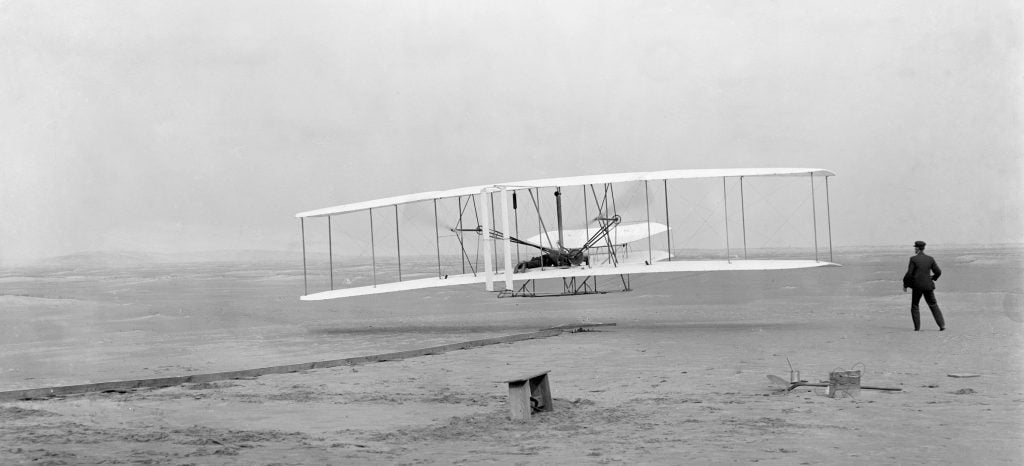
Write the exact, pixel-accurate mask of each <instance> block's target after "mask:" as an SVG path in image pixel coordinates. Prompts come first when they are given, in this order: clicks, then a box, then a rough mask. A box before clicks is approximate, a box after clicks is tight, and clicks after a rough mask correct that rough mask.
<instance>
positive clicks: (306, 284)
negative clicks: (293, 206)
mask: <svg viewBox="0 0 1024 466" xmlns="http://www.w3.org/2000/svg"><path fill="white" fill-rule="evenodd" d="M299 228H300V229H301V230H302V286H303V288H304V290H305V293H303V294H309V279H308V278H306V219H305V218H304V217H299Z"/></svg>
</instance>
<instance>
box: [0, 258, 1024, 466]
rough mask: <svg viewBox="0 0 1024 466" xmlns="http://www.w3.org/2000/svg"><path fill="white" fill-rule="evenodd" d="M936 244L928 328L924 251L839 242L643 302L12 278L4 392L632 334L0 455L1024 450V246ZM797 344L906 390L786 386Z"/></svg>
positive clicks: (168, 414)
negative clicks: (919, 281)
mask: <svg viewBox="0 0 1024 466" xmlns="http://www.w3.org/2000/svg"><path fill="white" fill-rule="evenodd" d="M932 254H933V255H934V256H935V257H936V258H937V259H938V261H939V264H940V265H942V267H943V270H944V272H945V274H944V275H943V278H942V280H940V282H939V290H938V298H939V300H940V304H941V305H942V307H943V310H944V312H945V314H946V320H947V324H948V329H947V331H945V332H938V331H937V328H936V327H935V325H934V322H933V321H932V320H931V317H930V315H928V312H927V308H926V309H925V310H924V316H923V322H924V325H923V331H921V332H913V331H912V330H911V323H910V317H909V311H908V308H909V300H910V296H909V294H903V293H902V292H901V289H900V288H899V286H900V283H899V278H900V277H901V276H902V269H903V267H905V265H906V258H907V256H909V254H907V252H906V251H903V250H872V251H847V252H845V253H844V254H842V255H840V256H839V257H836V260H837V261H838V262H842V263H843V264H844V267H842V268H833V269H821V270H814V271H789V272H778V273H771V274H766V273H745V274H691V275H657V276H646V277H634V279H633V281H632V284H633V288H634V290H633V291H631V292H627V293H610V294H607V295H601V296H586V297H574V298H543V299H495V298H494V297H493V296H491V295H488V294H486V293H484V292H482V291H480V290H477V289H475V288H467V289H457V290H444V291H429V292H426V291H425V292H413V293H403V294H396V295H390V296H386V297H375V298H358V299H354V300H349V301H345V302H329V303H319V304H312V303H298V302H296V301H297V300H296V299H295V295H296V294H297V293H296V281H295V276H294V274H292V275H288V274H286V275H284V276H278V275H269V272H267V271H269V270H271V269H272V267H269V266H268V267H266V270H265V272H266V273H253V274H248V275H242V276H229V274H227V273H225V272H224V271H223V270H221V269H208V268H204V267H202V266H194V267H193V268H192V269H189V270H188V271H187V272H184V271H182V270H181V269H174V270H175V271H174V272H168V273H166V274H165V275H160V276H162V277H164V278H156V279H154V278H153V277H152V275H154V274H156V272H155V271H153V270H149V271H139V270H138V269H134V271H131V272H125V273H122V274H112V273H99V272H98V271H95V270H94V271H91V272H89V271H87V272H83V273H81V274H79V275H69V274H65V275H60V276H58V275H55V273H54V272H53V271H39V270H36V271H24V270H20V271H5V272H4V275H2V276H0V286H2V288H0V289H2V290H3V292H4V293H3V294H4V296H3V297H0V304H2V306H3V311H4V312H3V320H2V321H0V324H2V329H0V337H3V339H2V343H0V349H2V354H0V371H2V372H0V374H2V379H0V390H12V389H16V388H29V387H42V386H48V385H60V384H72V383H85V382H93V381H109V380H123V379H128V378H144V377H155V376H161V375H164V376H166V375H184V374H187V373H204V372H214V371H219V370H235V369H245V368H253V367H264V366H268V365H274V364H287V363H297V362H305V361H317V360H326V359H336V358H343V357H349V356H359V355H367V354H377V353H386V352H392V351H401V350H407V349H414V348H419V347H427V346H433V345H437V344H445V343H454V342H458V341H468V340H474V339H478V338H486V337H491V336H500V335H507V334H513V333H521V332H524V331H530V330H537V329H540V328H545V327H550V326H554V325H560V324H566V323H587V322H590V323H594V322H606V323H607V322H615V323H616V324H617V325H616V326H614V327H600V328H596V329H595V331H590V332H578V333H564V334H562V335H560V336H555V337H550V338H545V339H538V340H529V341H521V342H516V343H511V344H501V345H494V346H486V347H480V348H475V349H470V350H460V351H452V352H448V353H444V354H439V355H432V356H424V357H419V358H413V359H407V360H401V361H390V362H383V363H375V364H366V365H358V366H350V367H338V368H332V369H320V370H313V371H307V372H302V373H294V374H286V375H271V376H262V377H258V378H255V379H248V380H230V381H223V382H214V383H204V384H190V385H183V386H176V387H170V388H162V389H143V390H136V391H130V392H127V393H101V394H87V395H76V396H68V397H62V398H55V399H45V400H27V401H16V402H5V403H0V421H2V423H0V458H3V462H4V463H7V464H119V463H130V464H136V463H143V464H174V465H185V464H380V463H384V464H565V463H573V464H578V463H582V464H638V463H639V464H644V463H647V464H651V463H653V464H684V463H736V462H739V463H749V462H758V463H768V464H820V463H828V464H866V463H880V464H937V463H938V464H1022V463H1024V388H1022V387H1024V367H1022V365H1021V363H1022V362H1024V299H1022V293H1021V283H1022V281H1021V279H1022V277H1024V273H1022V268H1024V263H1022V257H1024V250H1022V249H1021V248H1020V247H1014V248H1010V249H1000V248H961V249H958V250H955V251H953V250H947V251H941V250H939V249H936V250H935V251H933V252H932ZM157 269H160V268H159V267H158V268H157ZM253 269H254V270H255V269H258V267H253ZM119 270H126V269H125V268H123V267H122V268H120V269H119ZM161 273H163V272H161ZM156 275H159V274H156ZM69 277H70V278H69ZM75 277H78V278H75ZM298 284H299V287H298V289H299V290H301V279H299V282H298ZM611 284H612V283H611V282H608V285H609V288H610V285H611ZM787 358H788V359H789V361H791V362H792V364H793V366H794V367H795V368H796V369H798V370H800V371H801V373H802V375H803V378H805V379H810V380H812V381H817V380H821V379H827V378H828V373H829V371H831V370H834V369H850V368H853V367H854V366H855V365H856V366H857V367H858V368H859V367H863V368H864V374H863V383H864V384H865V385H874V386H886V387H899V388H902V389H903V390H902V391H899V392H882V391H869V390H863V391H861V394H860V396H859V397H857V398H842V399H836V398H829V397H827V396H825V394H824V391H823V389H820V388H797V389H795V390H794V391H792V392H789V393H786V392H785V391H784V390H783V389H781V388H780V387H777V386H775V385H773V384H772V383H771V382H770V381H769V380H768V378H767V377H766V375H768V374H774V375H777V376H781V377H783V378H788V377H789V366H788V363H787ZM861 365H862V366H861ZM539 370H550V371H551V372H550V383H551V389H552V392H553V395H554V398H555V410H554V412H550V413H539V414H537V415H535V416H534V417H533V419H531V420H530V421H529V422H514V421H512V420H510V419H509V414H508V406H507V394H508V391H507V386H506V385H505V384H503V383H500V382H498V381H500V380H504V379H508V378H510V377H511V376H516V375H521V374H527V373H532V372H536V371H539ZM949 374H977V375H978V376H977V377H969V378H954V377H950V376H949Z"/></svg>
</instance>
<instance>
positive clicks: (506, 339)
mask: <svg viewBox="0 0 1024 466" xmlns="http://www.w3.org/2000/svg"><path fill="white" fill-rule="evenodd" d="M603 325H615V324H578V325H576V324H574V325H563V326H559V327H552V328H548V329H544V330H539V331H536V332H530V333H519V334H515V335H508V336H503V337H495V338H485V339H482V340H473V341H467V342H462V343H452V344H448V345H440V346H432V347H430V348H422V349H415V350H409V351H399V352H395V353H385V354H376V355H371V356H357V357H352V358H344V359H332V360H328V361H315V362H306V363H299V364H288V365H283V366H271V367H261V368H257V369H244V370H237V371H227V372H214V373H209V374H193V375H185V376H179V377H161V378H155V379H136V380H122V381H115V382H97V383H86V384H79V385H63V386H55V387H42V388H28V389H19V390H8V391H3V392H0V402H2V401H16V400H30V399H40V398H49V397H56V396H66V395H78V394H83V393H94V392H110V391H118V392H121V391H127V390H133V389H138V388H162V387H171V386H175V385H182V384H186V383H203V382H218V381H222V380H233V379H250V378H254V377H259V376H261V375H270V374H288V373H292V372H301V371H307V370H311V369H325V368H329V367H337V366H354V365H358V364H368V363H374V362H384V361H397V360H400V359H408V358H415V357H419V356H427V355H432V354H441V353H446V352H448V351H455V350H462V349H470V348H477V347H480V346H488V345H497V344H501V343H512V342H516V341H524V340H532V339H537V338H547V337H552V336H555V335H559V334H561V333H562V332H564V331H570V330H573V329H579V328H585V327H591V326H603Z"/></svg>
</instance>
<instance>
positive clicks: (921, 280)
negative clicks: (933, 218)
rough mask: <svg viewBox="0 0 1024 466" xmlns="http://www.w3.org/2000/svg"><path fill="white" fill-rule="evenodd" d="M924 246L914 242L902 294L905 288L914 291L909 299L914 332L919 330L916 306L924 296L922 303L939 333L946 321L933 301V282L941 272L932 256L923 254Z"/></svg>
mask: <svg viewBox="0 0 1024 466" xmlns="http://www.w3.org/2000/svg"><path fill="white" fill-rule="evenodd" d="M924 246H925V242H924V241H914V256H913V257H911V258H910V265H908V266H907V274H906V275H904V276H903V292H904V293H906V292H907V288H911V289H913V290H914V293H913V295H912V297H911V298H910V317H911V318H913V319H914V331H915V332H916V331H919V330H921V313H920V311H919V308H918V305H920V304H921V296H924V301H925V302H926V303H928V308H929V309H931V310H932V317H934V318H935V323H936V324H939V331H940V332H941V331H943V330H945V329H946V321H945V320H943V318H942V311H941V310H939V303H938V302H937V301H935V281H936V280H938V279H939V276H940V275H942V270H941V269H939V265H938V264H936V263H935V259H933V258H932V256H929V255H927V254H925V253H924ZM933 273H934V275H932V274H933Z"/></svg>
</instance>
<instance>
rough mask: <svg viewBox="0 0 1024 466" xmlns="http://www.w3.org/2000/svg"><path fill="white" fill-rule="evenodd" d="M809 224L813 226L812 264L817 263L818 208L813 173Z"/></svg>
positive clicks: (812, 174) (812, 175)
mask: <svg viewBox="0 0 1024 466" xmlns="http://www.w3.org/2000/svg"><path fill="white" fill-rule="evenodd" d="M811 219H812V220H811V223H813V224H814V262H818V207H817V205H816V203H815V202H814V173H813V172H812V173H811Z"/></svg>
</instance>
